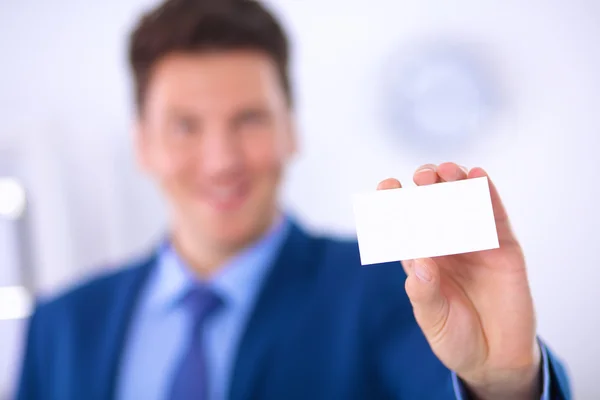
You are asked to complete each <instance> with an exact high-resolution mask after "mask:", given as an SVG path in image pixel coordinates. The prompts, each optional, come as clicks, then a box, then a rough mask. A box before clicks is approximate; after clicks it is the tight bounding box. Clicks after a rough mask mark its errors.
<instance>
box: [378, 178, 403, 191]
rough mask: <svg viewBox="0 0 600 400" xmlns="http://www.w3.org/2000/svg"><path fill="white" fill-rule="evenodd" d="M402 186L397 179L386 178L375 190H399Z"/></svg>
mask: <svg viewBox="0 0 600 400" xmlns="http://www.w3.org/2000/svg"><path fill="white" fill-rule="evenodd" d="M401 187H402V185H401V184H400V181H399V180H398V179H394V178H388V179H385V180H383V181H381V182H379V185H377V190H388V189H400V188H401Z"/></svg>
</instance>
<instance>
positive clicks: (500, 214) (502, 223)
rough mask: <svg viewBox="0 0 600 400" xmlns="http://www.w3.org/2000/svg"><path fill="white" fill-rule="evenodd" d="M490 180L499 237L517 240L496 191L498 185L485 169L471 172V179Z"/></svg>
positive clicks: (474, 169) (476, 169)
mask: <svg viewBox="0 0 600 400" xmlns="http://www.w3.org/2000/svg"><path fill="white" fill-rule="evenodd" d="M482 177H487V178H488V184H489V187H490V198H491V199H492V208H493V210H494V219H495V221H496V229H497V230H498V237H499V239H500V240H514V241H515V242H516V239H515V237H514V235H513V232H512V228H511V226H510V221H509V219H508V213H507V212H506V208H505V207H504V204H503V203H502V199H501V198H500V193H498V189H496V185H494V182H492V180H491V179H490V177H489V175H488V174H487V172H486V171H485V170H484V169H483V168H473V169H472V170H471V171H469V179H471V178H482Z"/></svg>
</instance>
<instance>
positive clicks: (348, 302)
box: [17, 225, 570, 400]
mask: <svg viewBox="0 0 600 400" xmlns="http://www.w3.org/2000/svg"><path fill="white" fill-rule="evenodd" d="M155 258H156V257H155V256H152V257H150V258H149V259H146V260H144V261H142V262H139V263H136V264H135V265H131V266H128V267H127V268H125V269H124V270H123V271H121V272H117V273H113V274H110V275H107V276H104V277H100V278H97V279H95V280H93V281H91V282H88V283H86V284H84V285H82V286H79V287H78V288H76V289H74V290H72V291H71V292H69V293H67V294H66V295H63V296H62V297H60V298H58V299H55V300H53V301H51V302H48V303H45V304H41V305H39V306H38V307H37V309H36V312H35V313H34V315H33V317H32V319H31V323H30V329H29V335H28V339H27V350H26V354H25V359H24V364H23V371H22V376H21V381H20V384H19V388H18V394H17V397H18V399H22V400H26V399H27V400H37V399H40V400H41V399H44V400H83V399H85V400H94V399H98V400H100V399H102V400H106V399H112V398H114V394H115V387H116V383H117V380H118V379H119V365H120V358H121V354H122V350H123V348H124V341H125V337H126V332H127V329H128V326H129V323H130V321H131V318H132V315H133V313H134V312H135V306H136V300H137V299H138V298H139V294H140V292H141V288H142V287H143V285H144V282H145V280H146V277H147V276H148V275H149V271H150V270H151V269H152V268H153V267H154V265H155ZM405 278H406V276H405V274H404V271H403V269H402V268H401V266H400V265H399V264H398V263H393V264H381V265H376V266H369V267H362V266H361V265H360V260H359V253H358V247H357V245H356V243H355V242H342V241H337V240H333V239H328V238H320V237H313V236H310V235H308V234H306V233H304V232H303V231H302V230H301V229H300V228H299V227H298V226H295V225H292V228H291V229H290V233H289V236H288V238H287V239H286V242H285V244H284V245H283V247H282V249H281V251H280V254H279V256H278V258H277V261H276V263H275V265H274V268H273V269H272V270H271V272H270V275H269V276H268V278H267V280H266V281H265V284H264V286H263V289H262V292H261V293H260V295H259V298H258V301H257V304H256V308H255V310H254V312H253V314H252V316H251V318H250V320H249V322H248V326H247V328H246V331H245V334H244V336H243V338H242V340H241V343H240V347H239V350H238V354H237V359H236V363H235V368H234V371H233V375H232V378H231V390H230V398H231V399H232V400H242V399H266V400H268V399H273V400H281V399H287V400H293V399H303V400H304V399H328V400H329V399H345V400H346V399H454V398H455V397H454V392H453V387H452V381H451V374H450V371H448V369H446V368H445V367H444V366H443V365H442V364H441V362H440V361H439V360H438V359H437V358H436V357H435V355H434V354H433V353H432V351H431V349H430V347H429V345H428V344H427V342H426V340H425V338H424V336H423V335H422V333H421V330H420V329H419V327H418V326H417V324H416V322H415V320H414V317H413V313H412V308H411V305H410V303H409V301H408V298H407V297H406V293H405V291H404V286H403V285H404V280H405ZM550 361H551V363H550V364H551V375H552V379H551V380H552V382H553V388H552V398H554V399H566V398H570V394H569V393H568V390H569V388H568V382H567V380H566V375H565V373H564V370H563V368H562V366H561V365H560V363H559V362H558V361H557V360H556V358H555V357H554V356H552V355H550Z"/></svg>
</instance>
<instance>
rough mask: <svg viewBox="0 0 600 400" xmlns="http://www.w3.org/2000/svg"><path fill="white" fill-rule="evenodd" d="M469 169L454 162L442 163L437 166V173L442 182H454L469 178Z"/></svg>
mask: <svg viewBox="0 0 600 400" xmlns="http://www.w3.org/2000/svg"><path fill="white" fill-rule="evenodd" d="M468 173H469V170H467V168H466V167H463V166H460V165H458V164H456V163H453V162H447V163H443V164H440V165H439V166H438V167H437V174H438V176H439V177H440V181H442V182H454V181H460V180H463V179H467V174H468Z"/></svg>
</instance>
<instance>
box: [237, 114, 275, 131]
mask: <svg viewBox="0 0 600 400" xmlns="http://www.w3.org/2000/svg"><path fill="white" fill-rule="evenodd" d="M268 120H269V116H268V115H267V113H266V112H264V111H261V110H248V111H245V112H243V113H242V114H241V115H240V116H239V117H238V118H237V125H239V126H241V127H243V126H261V125H266V124H267V122H268Z"/></svg>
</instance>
